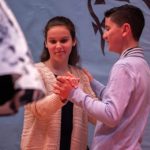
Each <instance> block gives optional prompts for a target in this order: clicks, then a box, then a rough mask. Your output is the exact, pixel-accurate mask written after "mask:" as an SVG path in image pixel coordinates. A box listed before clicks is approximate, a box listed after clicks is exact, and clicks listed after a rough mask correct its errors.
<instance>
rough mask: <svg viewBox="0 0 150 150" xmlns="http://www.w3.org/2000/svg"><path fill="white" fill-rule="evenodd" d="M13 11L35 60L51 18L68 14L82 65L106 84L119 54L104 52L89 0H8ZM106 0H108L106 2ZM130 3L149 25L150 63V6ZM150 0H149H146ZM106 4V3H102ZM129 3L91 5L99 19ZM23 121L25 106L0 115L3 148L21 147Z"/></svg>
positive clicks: (149, 131)
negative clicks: (73, 24)
mask: <svg viewBox="0 0 150 150" xmlns="http://www.w3.org/2000/svg"><path fill="white" fill-rule="evenodd" d="M6 2H7V3H8V5H9V6H10V8H11V9H12V11H13V12H14V14H15V16H16V18H17V19H18V22H19V24H20V25H21V28H22V30H23V31H24V34H25V36H26V39H27V42H28V44H29V47H30V48H31V52H32V54H33V59H34V61H35V62H37V61H39V55H40V53H41V49H42V45H43V28H44V26H45V24H46V22H47V21H48V19H49V18H51V17H54V16H56V15H63V16H66V17H69V18H70V19H71V20H72V21H73V22H74V23H75V26H76V29H77V35H78V40H79V52H80V55H81V60H82V62H81V63H82V66H83V67H86V68H87V69H88V70H89V71H90V72H91V73H92V74H93V75H94V77H95V78H96V79H98V80H99V81H101V82H102V83H104V84H105V83H107V77H108V74H109V70H110V68H111V66H112V64H113V63H114V62H115V61H116V60H117V59H118V56H117V55H116V54H113V53H109V52H108V50H107V46H106V47H105V56H103V55H102V52H101V45H100V38H101V37H100V34H99V33H98V32H97V33H96V34H95V32H94V30H93V26H92V22H93V21H94V20H93V18H92V17H91V15H90V13H89V10H88V7H87V0H60V1H58V0H29V1H27V0H6ZM103 2H105V3H103ZM129 2H130V3H131V4H133V5H136V6H138V7H140V8H141V9H142V10H143V12H144V15H145V19H146V26H145V29H144V32H143V34H142V39H141V46H142V47H144V48H145V56H146V59H147V60H148V62H149V63H150V59H149V58H150V49H149V48H150V42H149V39H150V30H149V27H148V26H149V24H150V9H149V7H148V5H146V3H145V2H144V1H143V0H130V1H129ZM147 2H148V0H147ZM102 3H103V4H102ZM125 3H127V0H126V1H125V0H124V1H123V0H122V1H119V0H107V1H102V0H101V1H100V0H97V1H94V0H93V1H92V2H91V4H92V8H93V10H94V12H95V14H96V15H97V16H98V18H99V21H101V20H102V19H103V12H104V11H105V10H107V9H109V8H111V7H113V6H118V5H122V4H125ZM149 3H150V2H149ZM22 124H23V108H21V109H20V111H19V113H18V114H16V115H15V116H11V117H1V118H0V150H19V149H20V136H21V130H22ZM93 129H94V127H93V126H92V125H91V124H89V133H90V134H89V145H90V144H91V139H92V136H93ZM149 139H150V119H149V121H148V125H147V128H146V130H145V134H144V139H143V143H142V147H143V150H150V142H149Z"/></svg>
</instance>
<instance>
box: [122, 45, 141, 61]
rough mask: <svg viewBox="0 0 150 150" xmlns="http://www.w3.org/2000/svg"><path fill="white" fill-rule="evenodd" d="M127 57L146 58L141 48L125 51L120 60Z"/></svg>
mask: <svg viewBox="0 0 150 150" xmlns="http://www.w3.org/2000/svg"><path fill="white" fill-rule="evenodd" d="M125 57H141V58H144V51H143V49H142V48H140V47H134V48H128V49H126V50H124V51H123V52H122V54H121V56H120V58H125Z"/></svg>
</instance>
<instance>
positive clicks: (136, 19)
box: [104, 4, 145, 41]
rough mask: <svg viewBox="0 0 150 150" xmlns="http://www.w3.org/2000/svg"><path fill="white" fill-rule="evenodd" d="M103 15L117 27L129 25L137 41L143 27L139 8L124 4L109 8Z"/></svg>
mask: <svg viewBox="0 0 150 150" xmlns="http://www.w3.org/2000/svg"><path fill="white" fill-rule="evenodd" d="M104 15H105V18H107V17H110V18H111V20H112V21H113V22H115V23H116V24H118V25H119V26H121V25H123V24H124V23H128V24H130V26H131V30H132V34H133V37H134V39H135V40H137V41H138V40H139V38H140V36H141V34H142V31H143V28H144V25H145V19H144V15H143V12H142V10H141V9H140V8H138V7H136V6H133V5H128V4H126V5H122V6H119V7H114V8H111V9H110V10H108V11H106V12H105V14H104Z"/></svg>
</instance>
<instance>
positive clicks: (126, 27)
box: [122, 23, 131, 36]
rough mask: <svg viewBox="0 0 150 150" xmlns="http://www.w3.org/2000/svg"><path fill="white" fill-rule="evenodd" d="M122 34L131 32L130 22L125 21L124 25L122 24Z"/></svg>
mask: <svg viewBox="0 0 150 150" xmlns="http://www.w3.org/2000/svg"><path fill="white" fill-rule="evenodd" d="M122 33H123V34H122V35H123V36H126V35H128V34H129V33H131V27H130V25H129V24H128V23H124V24H123V26H122Z"/></svg>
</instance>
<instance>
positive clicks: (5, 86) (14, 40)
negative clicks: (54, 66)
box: [0, 0, 45, 115]
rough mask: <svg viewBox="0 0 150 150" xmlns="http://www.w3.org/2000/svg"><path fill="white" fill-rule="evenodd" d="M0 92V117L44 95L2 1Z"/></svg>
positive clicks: (23, 43)
mask: <svg viewBox="0 0 150 150" xmlns="http://www.w3.org/2000/svg"><path fill="white" fill-rule="evenodd" d="M0 90H1V92H0V115H6V114H13V113H15V112H17V110H18V108H19V106H20V104H21V105H24V104H26V103H28V102H31V101H33V100H37V99H39V98H41V97H42V96H44V93H45V89H44V86H43V82H42V81H41V79H40V75H39V73H38V71H37V70H36V69H35V67H34V64H33V61H32V58H31V53H30V51H29V48H28V45H27V43H26V40H25V37H24V35H23V33H22V31H21V29H20V27H19V24H18V23H17V21H16V19H15V17H14V15H13V13H12V12H11V10H10V9H9V7H8V6H7V4H6V3H5V2H4V1H3V0H1V1H0ZM22 91H23V92H22ZM18 103H20V104H19V105H18Z"/></svg>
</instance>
